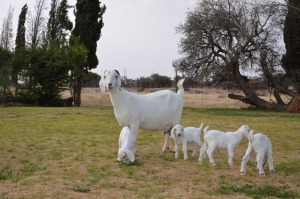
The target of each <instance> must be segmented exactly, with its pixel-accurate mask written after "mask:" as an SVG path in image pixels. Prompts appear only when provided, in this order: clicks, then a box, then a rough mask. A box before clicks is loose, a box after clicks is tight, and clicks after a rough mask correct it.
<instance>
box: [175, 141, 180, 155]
mask: <svg viewBox="0 0 300 199" xmlns="http://www.w3.org/2000/svg"><path fill="white" fill-rule="evenodd" d="M174 152H175V159H178V156H179V146H178V145H177V143H176V142H175V148H174Z"/></svg>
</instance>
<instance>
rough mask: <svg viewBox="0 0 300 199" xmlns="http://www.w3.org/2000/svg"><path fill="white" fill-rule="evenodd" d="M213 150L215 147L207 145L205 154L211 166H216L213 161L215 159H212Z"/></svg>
mask: <svg viewBox="0 0 300 199" xmlns="http://www.w3.org/2000/svg"><path fill="white" fill-rule="evenodd" d="M214 150H215V148H213V147H209V148H208V149H207V156H208V159H209V163H210V165H211V166H212V167H215V166H216V163H215V160H214V157H213V152H214Z"/></svg>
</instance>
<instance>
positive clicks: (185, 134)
mask: <svg viewBox="0 0 300 199" xmlns="http://www.w3.org/2000/svg"><path fill="white" fill-rule="evenodd" d="M202 129H203V124H201V126H200V127H199V128H195V127H185V128H183V126H181V125H180V124H176V125H175V126H174V127H173V128H172V130H171V138H173V139H174V142H175V149H174V150H175V158H176V159H178V155H179V146H180V145H182V151H183V154H184V160H187V159H188V153H187V151H188V143H193V144H194V151H193V154H192V157H195V156H196V155H197V151H198V150H199V149H200V147H202V146H203V144H202V142H201V138H200V136H201V131H202Z"/></svg>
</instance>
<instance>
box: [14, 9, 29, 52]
mask: <svg viewBox="0 0 300 199" xmlns="http://www.w3.org/2000/svg"><path fill="white" fill-rule="evenodd" d="M27 10H28V7H27V4H25V5H24V6H23V7H22V10H21V13H20V15H19V22H18V29H17V37H16V42H15V43H16V47H15V50H16V51H17V50H20V49H24V48H25V44H26V40H25V34H26V31H25V22H26V15H27Z"/></svg>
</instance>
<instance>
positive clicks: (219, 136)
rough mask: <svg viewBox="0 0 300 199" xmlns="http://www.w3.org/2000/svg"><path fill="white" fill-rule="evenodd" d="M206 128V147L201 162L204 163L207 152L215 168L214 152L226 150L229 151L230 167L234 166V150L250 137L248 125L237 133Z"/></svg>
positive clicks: (200, 157) (202, 151) (201, 153)
mask: <svg viewBox="0 0 300 199" xmlns="http://www.w3.org/2000/svg"><path fill="white" fill-rule="evenodd" d="M207 130H208V126H207V127H205V128H204V146H203V147H202V148H201V150H200V156H199V162H200V164H201V163H202V162H203V159H204V157H205V154H206V152H207V155H208V158H209V162H210V164H211V166H213V167H215V166H216V164H215V161H214V158H213V152H214V150H215V149H226V148H227V151H228V165H229V166H230V167H232V166H233V156H234V152H233V151H234V148H235V147H236V146H237V145H238V144H239V143H240V142H241V140H242V139H243V137H244V136H246V137H248V134H249V131H250V128H249V126H247V125H243V126H241V127H240V128H239V129H238V130H237V131H236V132H226V133H224V132H222V131H218V130H210V131H207Z"/></svg>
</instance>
